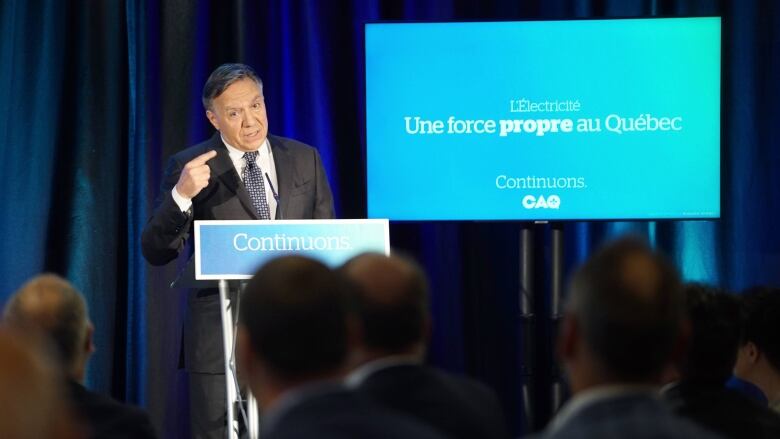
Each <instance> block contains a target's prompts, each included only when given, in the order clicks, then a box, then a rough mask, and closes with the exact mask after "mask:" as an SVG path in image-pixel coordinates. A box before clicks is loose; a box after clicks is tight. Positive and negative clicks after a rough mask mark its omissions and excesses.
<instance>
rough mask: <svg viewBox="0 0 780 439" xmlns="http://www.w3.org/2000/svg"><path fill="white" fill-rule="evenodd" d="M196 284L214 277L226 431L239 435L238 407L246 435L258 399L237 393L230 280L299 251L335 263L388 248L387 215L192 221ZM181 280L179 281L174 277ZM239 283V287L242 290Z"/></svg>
mask: <svg viewBox="0 0 780 439" xmlns="http://www.w3.org/2000/svg"><path fill="white" fill-rule="evenodd" d="M194 229H195V230H194V231H195V254H194V255H193V259H192V260H193V261H194V276H193V277H194V283H192V284H191V286H194V285H205V284H208V283H213V282H214V281H216V282H217V284H218V286H219V303H220V310H221V314H222V340H223V349H224V356H225V390H226V392H225V394H226V406H227V435H226V437H227V438H229V439H238V430H239V423H238V418H237V416H236V415H237V413H240V414H241V415H242V416H244V422H245V424H246V426H247V432H248V436H249V437H250V438H257V437H258V436H259V431H260V420H259V410H258V405H257V401H256V400H255V398H254V397H253V396H252V395H251V393H250V392H249V391H248V389H247V392H246V396H247V398H246V405H247V409H246V411H244V401H243V400H242V399H241V391H240V385H239V382H238V374H237V372H236V360H235V334H236V324H237V318H238V312H237V310H238V307H239V306H240V298H241V291H232V292H231V291H230V288H229V284H228V281H230V280H236V279H238V280H244V281H246V280H248V279H251V278H252V276H253V275H254V273H255V272H256V271H257V269H258V268H259V267H260V266H262V265H263V264H264V263H266V262H268V261H270V260H272V259H274V258H277V257H280V256H284V255H290V254H297V255H301V256H306V257H310V258H312V259H317V260H319V261H321V262H323V263H324V264H326V265H329V266H331V267H336V266H338V265H341V264H342V263H344V262H346V261H347V260H348V259H350V258H352V257H353V256H356V255H358V254H361V253H365V252H377V253H384V254H389V253H390V228H389V221H388V220H381V219H380V220H377V219H371V220H364V219H359V220H280V221H272V220H256V221H195V225H194ZM176 283H177V284H179V282H178V281H177V282H176ZM241 289H243V288H239V290H241Z"/></svg>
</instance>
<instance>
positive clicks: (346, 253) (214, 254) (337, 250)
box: [195, 219, 390, 280]
mask: <svg viewBox="0 0 780 439" xmlns="http://www.w3.org/2000/svg"><path fill="white" fill-rule="evenodd" d="M364 252H377V253H384V254H389V253H390V228H389V222H388V220H386V219H371V220H366V219H359V220H281V221H269V220H255V221H195V278H196V279H198V280H210V279H250V278H251V277H252V275H254V273H255V271H257V269H258V268H259V267H260V266H261V265H263V264H264V263H265V262H268V261H270V260H271V259H274V258H277V257H279V256H284V255H289V254H297V255H301V256H306V257H310V258H313V259H317V260H319V261H321V262H323V263H324V264H326V265H328V266H331V267H335V266H338V265H341V264H342V263H344V262H346V261H347V260H348V259H350V258H351V257H353V256H356V255H358V254H360V253H364Z"/></svg>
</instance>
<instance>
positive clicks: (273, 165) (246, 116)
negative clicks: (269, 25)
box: [141, 64, 334, 438]
mask: <svg viewBox="0 0 780 439" xmlns="http://www.w3.org/2000/svg"><path fill="white" fill-rule="evenodd" d="M203 106H204V108H205V110H206V117H207V118H208V119H209V121H210V122H211V123H212V125H213V126H214V128H216V130H217V131H218V132H217V133H215V134H214V136H212V138H211V139H209V140H207V141H205V142H203V143H200V144H198V145H195V146H192V147H190V148H187V149H185V150H184V151H181V152H179V153H177V154H175V155H174V156H173V157H171V159H170V161H169V163H168V168H167V170H166V173H165V177H164V179H163V183H162V188H161V192H160V196H159V199H158V201H157V207H156V208H155V210H154V213H153V215H152V217H151V218H150V219H149V222H148V223H147V224H146V227H145V228H144V230H143V235H142V238H141V244H142V250H143V254H144V256H145V257H146V259H147V260H148V261H149V262H150V263H152V264H154V265H163V264H166V263H168V262H170V261H172V260H174V259H176V257H177V256H178V255H179V253H180V252H181V251H182V249H183V248H184V247H185V243H186V242H187V239H188V238H189V235H190V234H191V232H192V223H193V221H194V220H253V219H329V218H333V216H334V214H333V198H332V195H331V191H330V186H329V185H328V180H327V178H326V176H325V171H324V169H323V167H322V162H321V160H320V156H319V154H318V153H317V150H315V149H314V148H312V147H310V146H308V145H305V144H303V143H300V142H298V141H295V140H292V139H286V138H283V137H277V136H272V135H270V134H268V118H267V115H266V111H265V102H264V98H263V88H262V82H261V81H260V78H259V77H258V76H257V75H256V74H255V72H254V71H253V70H252V69H251V68H249V67H248V66H245V65H242V64H225V65H222V66H220V67H218V68H217V69H216V70H214V72H213V73H212V74H211V76H209V79H208V81H206V84H205V86H204V87H203ZM220 318H221V317H220V309H219V297H218V292H217V290H216V289H215V288H205V289H200V290H194V291H191V292H190V295H189V297H188V302H187V312H186V316H185V323H184V366H185V368H186V369H187V372H188V373H189V378H190V416H191V419H192V431H193V435H194V436H195V437H198V438H201V437H204V438H205V437H213V438H222V436H223V432H224V427H225V376H224V371H225V369H224V359H223V350H222V332H221V327H220Z"/></svg>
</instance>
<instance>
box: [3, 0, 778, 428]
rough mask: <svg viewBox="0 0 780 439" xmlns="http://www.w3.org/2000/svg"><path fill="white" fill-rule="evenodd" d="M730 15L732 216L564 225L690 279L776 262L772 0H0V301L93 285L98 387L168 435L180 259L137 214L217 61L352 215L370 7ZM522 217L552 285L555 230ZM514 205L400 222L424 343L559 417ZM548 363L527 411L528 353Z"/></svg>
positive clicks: (745, 282) (727, 127) (407, 14)
mask: <svg viewBox="0 0 780 439" xmlns="http://www.w3.org/2000/svg"><path fill="white" fill-rule="evenodd" d="M677 15H722V16H723V17H724V22H723V23H724V29H723V30H724V32H723V43H724V50H723V55H724V60H723V96H722V102H723V128H722V139H723V154H722V157H723V159H722V162H723V165H722V188H723V197H722V200H723V206H722V219H721V220H720V221H713V222H709V221H697V222H676V221H664V222H642V223H625V222H623V223H609V222H593V223H578V222H572V223H566V224H563V225H562V227H563V230H564V239H565V255H566V258H565V260H566V269H567V271H568V270H570V269H571V268H572V267H574V266H575V265H576V264H578V263H579V262H581V261H582V260H583V259H584V258H585V257H587V255H588V254H589V253H590V252H591V251H592V250H593V249H594V247H596V246H598V245H599V244H600V243H601V242H603V241H604V240H605V239H607V238H609V237H611V236H615V235H617V234H620V233H624V232H634V233H639V234H641V235H645V236H647V237H648V238H649V239H650V240H651V242H653V243H654V244H655V245H657V246H658V247H659V248H661V249H663V250H665V251H666V252H668V253H669V254H670V255H671V256H672V257H673V258H674V260H675V261H676V262H677V263H678V264H679V266H680V267H681V270H682V271H683V273H684V275H685V277H686V278H688V279H691V280H701V281H707V282H713V283H718V284H721V285H724V286H726V287H728V288H731V289H734V290H739V289H742V288H745V287H747V286H749V285H753V284H778V283H779V282H778V281H780V231H778V228H776V227H773V225H774V222H775V221H776V218H777V216H776V215H777V214H778V213H780V205H779V204H778V203H780V194H779V193H778V192H779V191H780V173H778V172H773V170H775V169H780V145H778V141H779V139H778V135H779V134H780V132H779V130H780V117H779V116H780V110H778V106H777V104H776V102H778V101H780V81H778V80H777V78H780V65H778V63H780V53H778V51H780V44H778V41H779V40H780V33H779V32H778V30H777V29H780V5H778V3H776V2H774V1H771V0H766V1H757V0H756V1H752V0H751V1H738V2H737V1H733V2H731V1H725V0H724V1H715V0H711V1H706V0H701V1H693V0H691V1H682V0H681V1H671V0H670V1H661V0H658V1H651V0H633V1H631V0H613V1H605V0H601V1H597V0H591V1H584V0H583V1H576V0H560V1H553V0H547V1H545V0H529V1H500V0H481V1H479V0H473V1H472V0H451V1H440V2H433V1H412V0H407V1H391V0H386V1H380V0H369V1H358V0H354V1H325V0H321V1H295V0H290V1H285V0H273V1H250V0H231V1H225V0H223V1H216V0H211V1H209V0H198V1H191V0H165V1H159V0H145V1H144V0H139V1H130V0H128V1H120V0H115V1H112V0H105V1H86V0H84V1H75V0H73V1H59V0H50V1H43V0H33V1H30V0H3V1H2V2H0V170H1V173H0V184H2V186H3V188H4V190H3V191H2V194H1V195H0V197H2V202H1V203H0V206H2V209H3V211H2V214H0V244H1V246H0V303H1V302H4V301H5V299H6V298H7V297H8V295H10V294H11V293H12V292H13V291H14V290H15V289H16V288H17V287H18V286H19V285H21V283H23V281H24V280H25V279H27V278H28V277H30V276H32V275H34V274H36V273H39V272H41V271H54V272H58V273H61V274H63V275H65V276H67V277H68V278H69V279H71V280H72V281H73V282H74V283H75V284H76V285H77V286H78V287H79V288H80V289H81V290H82V291H83V292H84V294H85V295H86V296H87V299H88V303H89V306H90V313H91V316H92V319H93V321H94V323H95V326H96V333H95V337H96V340H95V342H96V345H97V347H98V351H97V352H96V354H95V356H94V358H93V360H92V362H91V366H90V369H89V374H88V384H89V385H90V386H92V387H94V388H97V389H100V390H103V391H106V392H111V393H112V394H113V395H115V396H116V397H118V398H120V399H126V400H129V401H132V402H135V403H138V404H141V405H144V406H146V407H147V408H148V409H149V410H150V411H151V413H152V415H153V418H154V420H155V422H156V423H157V425H158V427H159V428H160V430H161V433H162V435H163V437H186V436H187V403H186V401H187V394H186V392H187V389H186V387H185V386H184V381H183V379H182V378H183V376H182V375H181V372H180V371H178V369H177V365H178V353H179V342H180V332H179V331H180V329H179V328H180V325H181V322H182V309H183V308H182V304H183V300H184V295H183V294H182V293H181V292H180V291H175V290H170V289H168V287H167V284H168V282H169V280H170V279H171V277H172V276H173V274H174V273H175V272H176V271H177V268H178V267H177V265H180V264H181V261H179V262H177V263H172V264H170V266H168V267H163V268H159V269H158V268H151V267H149V266H148V265H147V264H146V263H145V261H144V260H143V258H142V257H141V255H140V252H139V233H140V230H141V228H142V226H143V224H144V222H145V221H146V218H147V216H148V214H149V212H150V209H151V200H153V199H154V197H155V195H156V193H157V188H158V186H159V180H160V177H161V174H162V165H163V164H164V163H165V159H166V158H167V157H168V156H169V155H170V154H172V153H173V152H175V151H178V150H180V149H182V148H184V147H186V146H188V145H191V144H193V143H196V142H198V141H200V140H202V139H204V138H206V137H207V136H208V135H209V134H210V132H211V128H210V126H209V125H208V123H207V121H206V119H205V117H204V115H203V110H202V108H201V106H200V103H199V102H200V99H199V95H200V90H201V87H202V84H203V83H204V81H205V79H206V77H207V75H208V73H209V72H210V71H211V70H212V69H213V68H214V67H215V66H217V65H218V64H220V63H223V62H228V61H240V62H245V63H248V64H250V65H252V66H254V67H255V68H256V69H257V70H258V72H259V73H260V75H261V76H262V77H263V79H264V82H265V94H266V100H267V105H268V114H269V120H270V125H271V131H272V132H274V133H276V134H279V135H284V136H290V137H294V138H297V139H300V140H302V141H304V142H307V143H310V144H313V145H316V146H317V147H318V148H319V150H320V152H321V154H322V157H323V161H324V163H325V166H326V168H327V171H328V174H329V176H330V181H331V184H332V186H333V189H334V192H335V195H336V204H337V211H338V214H339V216H340V217H342V218H359V217H363V216H364V215H365V201H364V200H365V189H364V179H365V176H364V171H363V157H364V152H363V151H364V145H363V138H364V126H363V112H364V103H363V99H364V97H363V78H362V62H363V53H362V50H363V48H362V47H363V46H362V29H363V27H362V25H363V23H364V22H365V21H367V20H406V19H408V20H493V19H500V20H507V19H561V18H575V17H618V16H620V17H646V16H677ZM552 226H553V225H542V226H531V227H532V229H533V234H534V236H535V241H536V242H537V244H538V245H537V248H536V254H535V256H536V260H537V263H536V267H537V268H536V271H537V272H538V273H537V274H538V278H539V279H542V280H541V281H540V282H539V285H538V288H536V291H537V293H538V297H537V298H536V299H537V300H535V303H534V307H535V311H536V314H537V315H538V316H545V315H548V311H549V303H547V301H546V300H544V299H543V298H544V297H545V295H544V293H545V291H547V289H548V285H547V284H546V282H544V281H543V279H544V278H545V276H547V275H548V274H549V272H550V267H549V265H548V264H546V262H545V261H547V260H549V254H550V243H549V231H550V228H551V227H552ZM521 227H522V225H520V224H513V223H507V222H503V223H412V224H396V225H393V226H392V237H393V242H394V245H396V246H397V247H400V248H403V249H406V250H408V251H409V252H412V253H413V254H415V255H416V256H417V257H418V258H419V259H420V261H421V262H422V263H423V264H424V266H425V267H426V268H427V270H428V272H429V274H430V276H431V284H432V289H433V299H432V302H433V303H432V307H433V314H434V325H435V329H434V336H433V340H432V345H431V353H430V360H431V362H433V363H434V364H436V365H439V366H441V367H444V368H446V369H449V370H453V371H457V372H463V373H467V374H469V375H472V376H475V377H477V378H479V379H482V380H483V381H485V382H486V383H488V384H489V385H491V386H492V387H494V388H495V389H496V390H497V391H498V392H499V394H500V396H501V399H502V401H503V402H504V404H505V407H506V410H507V415H508V418H509V421H510V422H511V428H512V430H513V431H515V432H516V433H520V432H522V431H525V430H527V429H529V428H538V426H539V425H541V422H542V421H543V420H544V419H545V418H546V417H547V416H549V411H550V409H549V395H547V396H546V390H545V386H546V385H547V384H548V383H549V381H550V379H551V378H552V375H553V374H554V373H553V372H552V364H551V353H550V352H549V340H550V338H551V337H552V336H551V334H552V333H553V331H552V328H551V326H550V324H549V322H548V321H546V320H545V319H544V318H539V319H538V321H537V325H538V332H537V333H536V341H537V343H538V344H539V346H541V348H540V349H539V350H538V352H537V355H538V357H539V358H535V359H528V358H522V350H521V349H520V342H521V337H520V335H521V334H520V322H519V318H518V291H519V281H518V269H519V250H518V246H519V236H520V233H519V232H520V229H521ZM529 361H532V362H533V364H535V365H536V366H537V367H536V368H535V369H536V371H537V372H536V373H535V375H534V376H533V377H532V379H533V380H534V382H535V389H536V390H537V391H536V392H535V397H534V402H536V404H537V406H538V407H548V408H547V409H537V411H536V415H535V418H534V419H524V417H523V416H522V413H523V406H522V403H521V401H522V400H521V395H520V391H519V388H520V383H521V377H520V369H519V368H520V365H521V364H526V363H527V362H529Z"/></svg>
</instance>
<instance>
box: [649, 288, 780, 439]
mask: <svg viewBox="0 0 780 439" xmlns="http://www.w3.org/2000/svg"><path fill="white" fill-rule="evenodd" d="M685 302H686V308H687V314H688V321H689V322H690V324H691V338H690V342H689V347H688V352H687V354H686V355H685V356H684V357H682V358H681V361H680V362H678V363H677V364H676V365H674V369H675V370H676V372H677V374H678V375H679V378H678V379H677V380H676V381H675V382H673V383H671V384H669V385H667V386H665V387H664V389H663V392H662V395H663V397H664V399H665V400H666V401H667V402H668V403H669V406H670V407H671V408H672V410H674V412H675V413H677V414H679V415H681V416H684V417H686V418H688V419H690V420H692V421H694V422H696V423H698V424H700V425H701V426H703V427H705V428H707V429H709V430H712V431H715V432H717V433H720V434H722V435H723V436H725V437H730V438H734V439H740V438H745V437H749V438H754V439H762V438H766V439H769V438H780V415H778V414H777V413H774V412H773V411H772V410H770V409H769V408H767V407H766V406H761V405H759V404H758V403H757V402H755V401H753V400H751V399H749V398H747V397H746V396H743V395H742V394H740V393H739V392H737V391H735V390H732V389H727V388H726V387H725V383H726V381H727V380H728V379H729V377H730V376H731V371H732V369H733V368H734V363H735V362H736V359H737V349H738V348H739V336H740V331H739V324H740V321H739V320H740V306H739V302H738V300H737V299H736V298H735V297H733V296H731V295H728V294H726V293H725V292H723V291H720V290H718V289H716V288H713V287H707V286H704V285H699V284H691V285H687V286H686V287H685Z"/></svg>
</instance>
